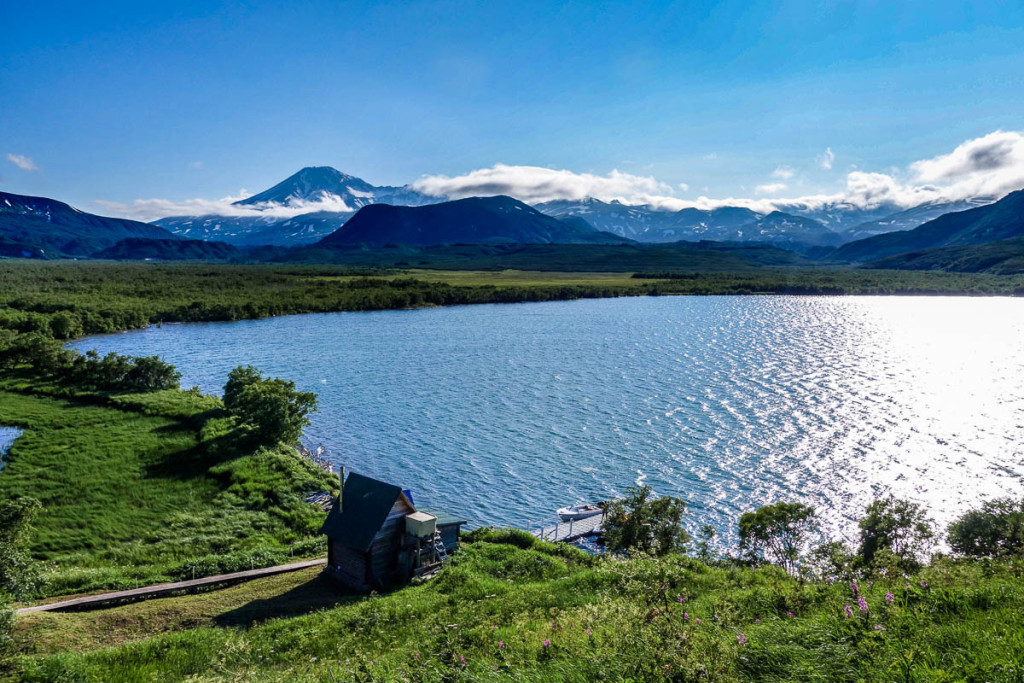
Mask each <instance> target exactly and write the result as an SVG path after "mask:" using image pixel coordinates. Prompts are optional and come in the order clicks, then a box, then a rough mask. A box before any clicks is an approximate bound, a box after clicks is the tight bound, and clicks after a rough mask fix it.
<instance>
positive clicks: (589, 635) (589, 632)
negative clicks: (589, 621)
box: [587, 628, 594, 638]
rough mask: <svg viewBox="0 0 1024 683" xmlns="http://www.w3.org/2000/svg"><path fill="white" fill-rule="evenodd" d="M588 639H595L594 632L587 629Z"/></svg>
mask: <svg viewBox="0 0 1024 683" xmlns="http://www.w3.org/2000/svg"><path fill="white" fill-rule="evenodd" d="M587 637H588V638H593V637H594V632H593V631H591V630H590V629H589V628H588V629H587Z"/></svg>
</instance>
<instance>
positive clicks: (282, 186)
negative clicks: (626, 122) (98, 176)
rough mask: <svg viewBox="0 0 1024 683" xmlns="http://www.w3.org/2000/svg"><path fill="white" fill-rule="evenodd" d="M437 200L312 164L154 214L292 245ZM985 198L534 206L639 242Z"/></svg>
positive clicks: (904, 213) (862, 226)
mask: <svg viewBox="0 0 1024 683" xmlns="http://www.w3.org/2000/svg"><path fill="white" fill-rule="evenodd" d="M443 201H445V198H444V197H434V196H430V195H426V194H423V193H421V192H418V191H416V190H414V189H413V188H412V187H411V186H409V185H404V186H387V185H385V186H378V185H372V184H370V183H368V182H366V181H365V180H363V179H361V178H357V177H356V176H352V175H348V174H346V173H342V172H340V171H338V170H336V169H334V168H331V167H328V166H313V167H308V168H304V169H302V170H301V171H299V172H298V173H295V174H294V175H292V176H290V177H288V178H286V179H285V180H284V181H282V182H280V183H278V184H277V185H275V186H274V187H271V188H270V189H268V190H265V191H264V192H260V193H259V194H256V195H253V196H251V197H248V198H246V199H242V200H239V201H237V202H235V203H234V205H235V206H237V207H238V208H239V209H241V210H246V211H248V212H249V213H248V214H247V215H231V216H221V215H204V216H175V217H171V218H163V219H160V220H158V221H156V222H155V224H156V225H159V226H161V227H163V228H166V229H167V230H169V231H171V232H174V233H175V234H178V235H181V236H183V237H187V238H189V239H205V240H223V241H225V242H228V243H231V244H234V245H237V246H252V245H278V246H296V245H302V244H313V243H316V242H318V241H319V240H321V239H323V238H324V237H326V236H327V235H330V234H331V233H332V232H334V231H335V230H337V229H338V228H340V227H341V226H343V225H344V224H345V223H346V222H347V221H348V220H349V219H351V218H352V217H353V216H354V215H355V212H356V211H357V210H358V209H360V208H362V207H364V206H369V205H372V204H391V205H396V206H425V205H429V204H438V203H441V202H443ZM989 201H991V199H978V200H973V201H969V202H955V203H930V204H926V205H922V206H919V207H914V208H911V209H905V208H903V207H899V206H896V205H894V204H881V205H878V206H873V207H870V208H864V207H860V206H857V205H854V204H850V203H842V202H836V203H832V204H826V205H823V206H817V207H810V206H806V205H801V204H792V205H788V206H780V207H779V208H780V210H778V211H773V212H769V213H758V212H755V211H752V210H750V209H748V208H743V207H735V206H732V207H730V206H725V207H720V208H716V209H710V210H701V209H683V210H682V211H667V210H664V209H659V208H655V207H652V206H633V205H626V204H622V203H620V202H618V201H611V202H604V201H601V200H598V199H594V198H589V197H588V198H584V199H579V200H555V201H550V202H545V203H542V204H538V205H537V206H536V208H537V210H539V211H540V212H541V213H545V214H548V215H550V216H553V217H555V218H567V217H570V216H574V217H577V218H581V219H583V220H585V221H587V222H588V223H590V224H591V225H593V226H594V227H595V228H597V229H598V230H599V231H604V232H610V233H613V234H616V235H619V236H621V237H626V238H628V239H631V240H636V241H638V242H675V241H679V240H690V241H698V240H720V241H724V240H728V241H741V242H768V243H771V244H776V245H779V246H784V247H787V248H796V249H805V248H812V247H830V246H837V245H840V244H843V243H845V242H849V241H852V240H856V239H861V238H864V237H869V236H872V235H875V234H879V233H883V232H890V231H894V230H908V229H911V228H914V227H917V226H918V225H920V224H921V223H924V222H926V221H928V220H930V219H932V218H935V217H936V216H938V215H940V214H942V213H946V212H949V211H959V210H963V209H966V208H971V207H972V206H976V205H979V204H982V203H987V202H989ZM282 209H285V210H286V211H282ZM304 209H308V211H304Z"/></svg>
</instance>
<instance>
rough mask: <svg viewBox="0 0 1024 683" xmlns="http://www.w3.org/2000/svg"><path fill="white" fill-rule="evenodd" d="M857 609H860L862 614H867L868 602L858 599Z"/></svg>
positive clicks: (861, 598)
mask: <svg viewBox="0 0 1024 683" xmlns="http://www.w3.org/2000/svg"><path fill="white" fill-rule="evenodd" d="M857 607H858V608H859V609H860V611H861V612H864V613H867V612H868V601H867V600H866V599H864V598H863V597H860V598H857Z"/></svg>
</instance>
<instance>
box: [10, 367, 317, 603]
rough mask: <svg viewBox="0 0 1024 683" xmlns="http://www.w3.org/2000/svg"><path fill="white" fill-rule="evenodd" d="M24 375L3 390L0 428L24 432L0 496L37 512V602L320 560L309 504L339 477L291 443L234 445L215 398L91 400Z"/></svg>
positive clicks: (162, 395)
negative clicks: (30, 502)
mask: <svg viewBox="0 0 1024 683" xmlns="http://www.w3.org/2000/svg"><path fill="white" fill-rule="evenodd" d="M48 391H56V392H58V393H62V394H63V393H66V391H64V390H63V389H61V388H59V387H57V386H55V385H47V384H39V383H37V382H36V381H35V380H31V379H27V378H15V379H8V380H6V381H5V382H4V383H3V385H2V387H0V422H2V423H4V424H13V425H17V426H19V427H21V428H22V429H24V430H25V431H24V433H23V434H22V435H21V436H20V437H19V438H18V440H17V441H16V442H15V444H14V445H13V446H12V448H11V450H10V453H9V454H8V457H7V460H8V462H7V464H6V465H5V466H4V470H3V473H2V475H0V500H4V499H13V498H16V497H18V496H32V497H34V498H36V499H38V500H39V501H40V502H41V503H42V509H41V510H40V512H39V514H38V516H37V517H36V520H35V530H34V532H33V534H32V536H31V541H30V543H29V546H28V547H29V550H30V551H31V553H32V555H33V556H34V557H35V558H36V559H37V560H39V561H41V562H42V563H43V566H44V567H45V570H46V571H45V572H44V575H43V577H44V579H45V581H44V583H43V584H42V585H41V586H40V587H39V588H38V589H37V590H36V591H34V594H35V595H55V594H62V593H74V592H80V591H85V590H93V589H99V588H112V589H113V588H133V587H136V586H138V585H145V584H147V583H152V582H156V581H160V580H170V579H181V578H192V577H193V576H204V575H210V574H217V573H220V572H222V571H233V570H237V569H242V568H245V569H248V568H250V567H252V566H265V565H268V564H276V563H278V562H281V561H284V560H287V559H288V558H289V557H290V556H293V555H297V556H299V555H301V556H308V555H311V554H317V553H319V552H321V551H322V542H321V541H320V539H319V538H317V537H316V536H315V534H316V532H317V531H318V529H319V524H320V523H321V522H322V520H321V519H320V517H321V514H320V512H319V511H318V509H317V508H315V507H314V506H311V505H308V504H307V503H305V502H304V497H305V496H306V495H308V494H309V493H311V492H314V491H323V490H332V489H333V488H337V483H336V481H335V480H334V478H333V477H332V476H330V475H328V474H327V473H325V472H324V471H323V470H321V469H319V468H317V467H316V466H315V465H313V464H312V463H311V462H309V461H308V460H306V459H303V458H301V457H299V455H298V454H297V453H296V452H295V450H294V449H292V448H289V447H287V446H284V445H276V444H272V445H267V446H265V447H256V446H252V447H249V448H239V447H238V445H237V444H238V443H239V441H238V439H237V436H236V434H235V432H236V430H237V427H238V426H237V425H236V424H235V423H234V421H233V420H232V418H231V417H229V416H228V415H227V414H226V412H225V411H224V409H223V406H222V404H221V401H220V399H217V398H215V397H211V396H204V395H202V394H199V393H198V392H193V391H180V390H165V391H158V392H150V393H137V394H113V395H100V394H83V393H81V392H79V393H76V394H75V395H74V396H71V397H68V398H57V397H55V396H48V395H46V392H48Z"/></svg>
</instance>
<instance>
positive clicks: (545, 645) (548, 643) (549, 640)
mask: <svg viewBox="0 0 1024 683" xmlns="http://www.w3.org/2000/svg"><path fill="white" fill-rule="evenodd" d="M544 647H545V648H548V647H551V639H550V638H545V639H544Z"/></svg>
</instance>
